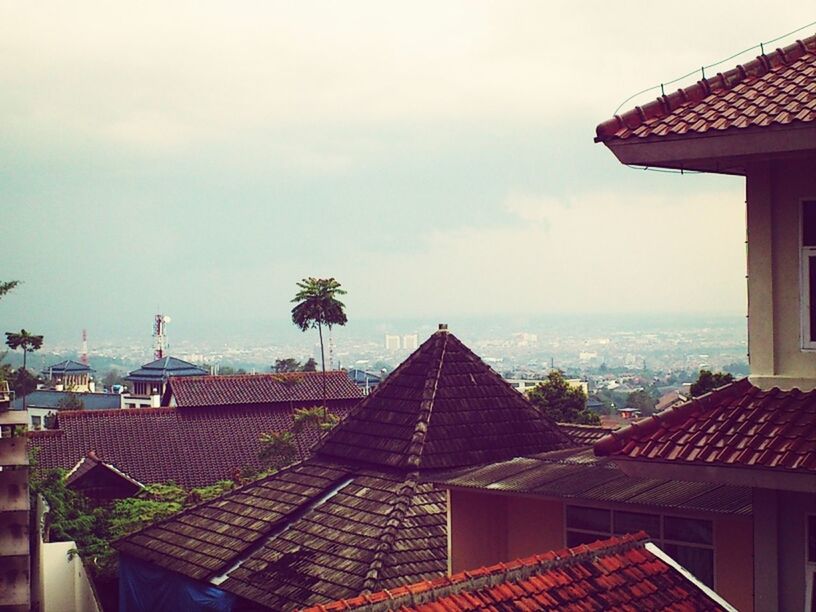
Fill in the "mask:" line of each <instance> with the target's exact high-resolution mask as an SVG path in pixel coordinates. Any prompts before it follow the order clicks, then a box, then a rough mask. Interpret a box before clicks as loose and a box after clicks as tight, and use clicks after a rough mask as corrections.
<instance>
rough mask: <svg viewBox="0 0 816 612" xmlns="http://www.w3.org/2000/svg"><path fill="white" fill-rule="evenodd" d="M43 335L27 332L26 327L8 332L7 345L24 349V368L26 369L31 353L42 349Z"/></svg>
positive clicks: (15, 348) (13, 348) (11, 347)
mask: <svg viewBox="0 0 816 612" xmlns="http://www.w3.org/2000/svg"><path fill="white" fill-rule="evenodd" d="M42 343H43V337H42V336H36V335H34V334H32V333H29V332H27V331H26V330H24V329H21V330H20V333H17V332H6V345H7V346H8V347H9V348H10V349H12V350H17V349H18V348H21V349H23V369H24V370H25V369H26V362H27V359H26V358H27V357H28V354H29V353H33V352H34V351H38V350H40V348H42Z"/></svg>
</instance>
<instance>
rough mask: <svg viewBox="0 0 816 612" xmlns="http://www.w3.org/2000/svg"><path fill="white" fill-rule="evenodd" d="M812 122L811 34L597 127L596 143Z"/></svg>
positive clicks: (814, 51)
mask: <svg viewBox="0 0 816 612" xmlns="http://www.w3.org/2000/svg"><path fill="white" fill-rule="evenodd" d="M813 122H816V35H813V36H809V37H808V38H805V39H804V40H800V41H796V42H795V43H793V44H791V45H788V46H787V47H785V48H784V49H777V50H776V51H774V52H772V53H769V54H767V55H762V56H759V57H757V58H756V59H754V60H751V61H750V62H747V63H746V64H743V65H741V66H737V67H736V68H733V69H731V70H728V71H727V72H725V73H718V74H716V75H715V76H710V77H708V78H705V79H702V80H700V81H698V82H697V83H695V84H694V85H691V86H689V87H686V88H685V89H680V90H677V91H676V92H674V93H670V94H668V95H664V96H661V97H660V98H658V99H657V100H655V101H653V102H650V103H648V104H646V105H644V106H643V107H640V106H638V107H635V108H634V109H632V110H630V111H628V112H625V113H623V114H622V115H616V116H615V117H613V118H612V119H610V120H608V121H605V122H604V123H602V124H600V125H599V126H598V127H597V129H596V133H597V136H596V138H595V140H596V141H601V142H613V141H621V140H630V139H631V140H638V139H652V140H653V139H661V138H671V137H674V136H697V135H703V134H706V135H711V134H716V133H721V132H723V131H725V130H732V131H733V130H745V129H750V128H767V127H774V126H787V125H794V126H795V125H803V124H807V123H813Z"/></svg>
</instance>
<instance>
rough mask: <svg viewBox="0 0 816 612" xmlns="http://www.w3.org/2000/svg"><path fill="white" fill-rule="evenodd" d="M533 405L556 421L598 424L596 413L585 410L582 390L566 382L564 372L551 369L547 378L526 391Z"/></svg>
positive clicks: (584, 397)
mask: <svg viewBox="0 0 816 612" xmlns="http://www.w3.org/2000/svg"><path fill="white" fill-rule="evenodd" d="M527 397H528V398H529V400H530V402H532V404H533V405H534V406H536V407H537V408H538V409H539V410H541V411H542V412H543V413H544V414H546V415H547V416H548V417H550V418H551V419H552V420H554V421H556V422H557V423H579V424H584V425H599V424H600V422H601V419H600V418H599V417H598V415H597V414H595V413H593V412H591V411H589V410H587V407H586V400H587V397H586V395H585V394H584V390H583V389H581V388H579V387H573V386H571V385H570V384H569V383H567V381H566V379H565V378H564V374H563V373H562V372H561V371H559V370H553V371H552V372H550V373H549V374H548V375H547V380H545V381H544V382H543V383H541V384H539V385H536V386H535V387H533V388H532V389H530V390H529V391H528V392H527Z"/></svg>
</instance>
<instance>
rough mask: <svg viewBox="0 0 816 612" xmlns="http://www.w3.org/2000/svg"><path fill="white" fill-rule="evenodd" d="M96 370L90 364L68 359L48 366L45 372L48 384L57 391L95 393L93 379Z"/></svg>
mask: <svg viewBox="0 0 816 612" xmlns="http://www.w3.org/2000/svg"><path fill="white" fill-rule="evenodd" d="M94 372H95V370H93V369H92V368H91V367H90V366H88V365H86V364H84V363H79V362H78V361H72V360H70V359H68V360H66V361H60V362H59V363H55V364H54V365H51V366H48V367H47V368H46V369H45V371H44V374H45V379H46V381H47V382H48V384H49V385H50V386H52V387H53V388H54V389H56V390H57V391H76V392H78V393H93V392H94V391H95V390H96V389H95V384H94V382H93V380H92V379H91V375H92V374H93V373H94Z"/></svg>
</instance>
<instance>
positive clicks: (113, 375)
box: [102, 368, 125, 389]
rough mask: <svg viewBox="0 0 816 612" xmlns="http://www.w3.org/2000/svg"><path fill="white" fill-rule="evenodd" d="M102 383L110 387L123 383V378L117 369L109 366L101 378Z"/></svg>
mask: <svg viewBox="0 0 816 612" xmlns="http://www.w3.org/2000/svg"><path fill="white" fill-rule="evenodd" d="M102 384H103V385H105V386H106V387H107V388H108V389H110V388H111V387H112V386H113V385H124V384H125V379H124V378H123V377H122V374H121V372H120V371H119V370H117V369H115V368H111V369H110V370H108V373H107V374H105V376H104V378H103V379H102Z"/></svg>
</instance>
